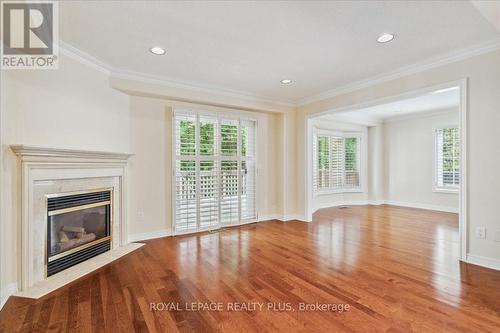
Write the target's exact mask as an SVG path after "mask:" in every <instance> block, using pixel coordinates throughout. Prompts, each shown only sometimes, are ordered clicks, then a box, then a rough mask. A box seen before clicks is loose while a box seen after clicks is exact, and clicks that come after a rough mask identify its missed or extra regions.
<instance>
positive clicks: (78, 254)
mask: <svg viewBox="0 0 500 333" xmlns="http://www.w3.org/2000/svg"><path fill="white" fill-rule="evenodd" d="M46 197H47V236H46V244H47V247H46V276H47V277H48V276H51V275H53V274H55V273H58V272H60V271H62V270H64V269H66V268H68V267H71V266H74V265H76V264H78V263H80V262H82V261H85V260H87V259H90V258H92V257H95V256H97V255H99V254H101V253H104V252H106V251H109V250H110V249H111V243H112V235H111V234H112V233H111V230H112V228H111V226H112V211H113V210H112V202H113V200H112V189H99V190H92V191H84V192H71V193H59V194H49V195H47V196H46Z"/></svg>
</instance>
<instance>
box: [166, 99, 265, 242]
mask: <svg viewBox="0 0 500 333" xmlns="http://www.w3.org/2000/svg"><path fill="white" fill-rule="evenodd" d="M231 111H232V112H228V111H226V110H213V109H208V110H207V109H201V108H200V109H198V108H173V109H172V113H171V121H172V123H171V128H172V134H171V140H172V141H171V144H170V147H171V149H172V152H171V153H172V175H171V191H172V194H171V201H172V203H171V205H172V206H171V207H172V214H171V215H172V226H171V230H172V234H173V235H182V234H189V233H196V232H200V231H207V230H215V229H218V228H222V227H227V226H236V225H243V224H247V223H254V222H257V221H259V196H258V191H259V186H258V184H259V150H258V145H259V142H258V132H259V120H258V119H257V118H256V117H254V116H252V115H251V114H248V113H246V112H244V111H238V110H231ZM178 115H191V116H194V117H195V118H196V123H197V124H199V120H200V117H203V116H207V117H214V118H216V119H217V126H216V127H217V130H216V132H215V133H216V135H217V136H218V137H217V138H216V140H219V142H218V143H217V144H216V154H215V155H201V154H200V153H199V147H198V145H196V146H195V154H194V155H186V156H184V158H180V156H179V155H177V151H176V148H177V147H176V134H177V131H176V117H177V116H178ZM222 119H226V120H235V121H237V122H238V141H237V154H236V155H235V156H229V155H223V154H222V152H221V149H222V148H221V139H220V125H221V123H222ZM244 121H249V122H253V123H254V124H255V125H254V136H255V138H254V142H253V149H254V155H253V157H249V156H241V140H240V137H241V124H242V122H244ZM195 138H199V126H196V134H195ZM195 140H197V139H195ZM179 160H192V161H196V165H199V163H200V161H209V160H214V161H217V163H218V169H219V170H220V168H221V165H222V162H223V161H237V165H238V168H237V170H238V171H237V173H238V178H239V179H240V178H241V172H240V169H241V165H242V161H250V162H253V163H254V177H255V178H254V191H255V194H254V211H255V216H254V217H251V218H245V219H243V218H242V213H241V208H242V204H241V202H242V200H241V193H240V191H241V181H240V180H239V181H238V196H239V203H238V221H237V223H234V224H224V223H222V217H221V215H220V207H219V218H218V224H217V226H216V227H215V228H213V227H212V226H209V227H205V228H202V227H200V218H199V209H198V210H197V218H196V223H197V226H196V228H195V229H188V230H176V195H177V193H176V163H177V161H179ZM196 172H197V183H198V182H199V175H198V171H196ZM218 179H219V180H218V186H219V189H220V186H221V182H220V179H221V177H220V173H219V174H218ZM199 197H200V193H199V185H197V199H196V200H197V201H198V200H199ZM220 199H221V197H220V194H219V198H218V201H219V206H220ZM198 205H199V204H198Z"/></svg>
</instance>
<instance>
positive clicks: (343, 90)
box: [296, 38, 500, 106]
mask: <svg viewBox="0 0 500 333" xmlns="http://www.w3.org/2000/svg"><path fill="white" fill-rule="evenodd" d="M498 49H500V38H496V39H493V40H490V41H488V42H486V43H482V44H478V45H475V46H472V47H469V48H465V49H461V50H458V51H453V52H449V53H447V54H445V55H441V56H438V57H434V58H431V59H428V60H425V61H422V62H418V63H416V64H413V65H410V66H405V67H402V68H399V69H397V70H395V71H390V72H387V73H384V74H379V75H376V76H373V77H371V78H368V79H364V80H360V81H357V82H354V83H350V84H347V85H345V86H341V87H338V88H335V89H332V90H328V91H325V92H323V93H319V94H316V95H314V96H311V97H307V98H303V99H300V100H298V101H296V106H304V105H307V104H310V103H314V102H318V101H321V100H324V99H328V98H332V97H335V96H339V95H343V94H347V93H350V92H353V91H356V90H360V89H363V88H368V87H371V86H374V85H377V84H380V83H384V82H387V81H391V80H394V79H398V78H401V77H404V76H408V75H411V74H416V73H420V72H423V71H426V70H428V69H432V68H436V67H439V66H443V65H446V64H449V63H453V62H457V61H461V60H465V59H467V58H471V57H474V56H478V55H481V54H485V53H489V52H493V51H496V50H498Z"/></svg>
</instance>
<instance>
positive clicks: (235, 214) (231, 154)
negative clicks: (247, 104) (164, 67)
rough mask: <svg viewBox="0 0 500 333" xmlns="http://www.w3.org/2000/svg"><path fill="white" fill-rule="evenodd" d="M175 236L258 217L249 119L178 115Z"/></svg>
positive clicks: (252, 124)
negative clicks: (180, 233)
mask: <svg viewBox="0 0 500 333" xmlns="http://www.w3.org/2000/svg"><path fill="white" fill-rule="evenodd" d="M174 124H175V126H174V136H175V143H174V144H175V147H174V150H175V169H174V185H175V191H174V192H175V193H174V195H175V197H174V200H175V205H174V209H175V212H174V218H175V223H174V230H175V232H176V233H179V232H189V231H197V230H205V229H215V228H217V227H219V226H220V225H231V224H238V223H240V222H241V221H245V220H252V219H255V218H256V214H257V213H256V196H255V194H256V189H255V182H256V169H255V159H256V156H255V128H256V123H255V121H253V120H245V119H240V118H224V117H220V116H218V115H216V114H201V113H200V114H198V113H188V112H185V113H183V112H176V113H175V120H174Z"/></svg>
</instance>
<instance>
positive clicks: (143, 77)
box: [59, 40, 295, 107]
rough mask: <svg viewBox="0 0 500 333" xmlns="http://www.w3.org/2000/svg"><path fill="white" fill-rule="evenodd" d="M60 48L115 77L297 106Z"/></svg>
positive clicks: (63, 44)
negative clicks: (149, 72) (120, 66)
mask: <svg viewBox="0 0 500 333" xmlns="http://www.w3.org/2000/svg"><path fill="white" fill-rule="evenodd" d="M59 50H60V51H61V53H63V54H64V55H66V56H69V57H70V58H72V59H74V60H76V61H78V62H80V63H83V64H86V65H88V66H90V67H92V68H94V69H96V70H98V71H100V72H102V73H105V74H108V75H109V76H111V77H113V78H119V79H126V80H133V81H138V82H143V83H150V84H158V85H162V86H165V87H169V88H181V89H186V90H191V91H197V92H203V93H209V94H214V95H219V96H226V97H231V98H238V99H242V100H246V101H252V102H262V103H272V104H276V105H281V106H287V107H294V106H295V103H293V101H282V100H273V99H267V98H262V97H258V96H255V95H251V94H247V93H244V92H240V91H235V90H229V89H224V88H219V87H215V88H208V87H202V86H199V85H195V84H190V83H183V82H179V81H173V80H170V79H167V78H165V77H162V76H156V75H147V74H143V73H138V72H133V71H127V70H121V69H118V68H115V67H112V66H110V65H108V64H106V63H104V62H102V61H100V60H99V59H97V58H95V57H93V56H92V55H90V54H88V53H86V52H84V51H82V50H80V49H78V48H77V47H75V46H73V45H70V44H68V43H66V42H64V41H62V40H61V41H59Z"/></svg>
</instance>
